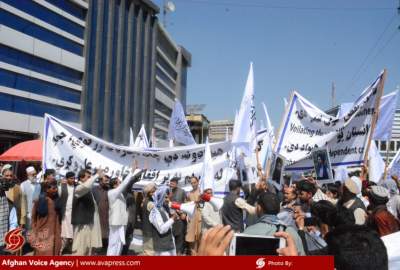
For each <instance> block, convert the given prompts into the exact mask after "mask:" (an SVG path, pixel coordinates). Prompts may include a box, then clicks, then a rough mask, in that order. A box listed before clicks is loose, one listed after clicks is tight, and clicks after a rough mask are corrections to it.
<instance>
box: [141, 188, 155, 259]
mask: <svg viewBox="0 0 400 270" xmlns="http://www.w3.org/2000/svg"><path fill="white" fill-rule="evenodd" d="M156 189H157V188H156V185H155V184H154V183H153V182H150V183H149V184H147V185H146V186H144V188H143V197H144V199H143V206H142V222H143V229H142V230H143V255H148V256H151V255H154V246H153V226H152V225H151V223H150V218H149V216H150V212H151V210H152V209H153V207H154V202H153V194H154V193H155V192H156Z"/></svg>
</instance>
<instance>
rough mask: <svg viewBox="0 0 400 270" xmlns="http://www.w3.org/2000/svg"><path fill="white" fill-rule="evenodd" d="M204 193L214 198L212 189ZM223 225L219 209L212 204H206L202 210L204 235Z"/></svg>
mask: <svg viewBox="0 0 400 270" xmlns="http://www.w3.org/2000/svg"><path fill="white" fill-rule="evenodd" d="M204 193H205V194H207V195H209V196H211V197H212V196H213V192H212V189H211V188H209V189H206V190H204ZM218 224H222V220H221V216H220V214H219V209H216V208H215V207H214V206H213V205H212V204H211V203H210V202H204V206H203V208H202V209H201V228H202V233H204V232H206V231H207V230H208V229H210V228H213V227H215V226H217V225H218Z"/></svg>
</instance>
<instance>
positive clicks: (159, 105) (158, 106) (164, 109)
mask: <svg viewBox="0 0 400 270" xmlns="http://www.w3.org/2000/svg"><path fill="white" fill-rule="evenodd" d="M155 105H156V106H155V108H156V110H159V111H160V112H162V113H163V114H165V115H166V116H170V115H171V114H172V110H171V109H170V108H168V107H167V106H165V105H164V104H162V103H161V102H160V101H158V100H156V103H155Z"/></svg>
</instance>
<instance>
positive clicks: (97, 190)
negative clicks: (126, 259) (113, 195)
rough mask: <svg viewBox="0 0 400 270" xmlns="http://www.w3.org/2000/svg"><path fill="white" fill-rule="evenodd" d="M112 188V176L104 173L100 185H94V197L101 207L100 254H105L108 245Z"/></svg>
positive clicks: (98, 251) (97, 251)
mask: <svg viewBox="0 0 400 270" xmlns="http://www.w3.org/2000/svg"><path fill="white" fill-rule="evenodd" d="M109 189H110V176H109V175H107V174H104V175H103V177H101V178H99V185H98V186H95V187H93V190H92V192H93V197H94V199H95V201H96V204H97V207H98V208H99V218H100V226H101V240H102V244H103V247H102V248H100V249H98V250H96V253H98V254H99V255H105V254H106V252H107V246H108V232H109V223H108V222H109V218H108V211H109V203H108V196H107V192H108V190H109Z"/></svg>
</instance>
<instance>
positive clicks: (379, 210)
mask: <svg viewBox="0 0 400 270" xmlns="http://www.w3.org/2000/svg"><path fill="white" fill-rule="evenodd" d="M368 199H369V201H370V205H369V207H368V208H369V210H371V214H370V215H369V217H368V221H367V224H368V226H369V227H371V228H372V229H374V230H376V231H377V232H378V233H379V235H380V236H381V237H382V236H385V235H388V234H392V233H395V232H398V231H399V230H400V223H399V221H398V220H397V219H396V218H395V217H394V216H393V215H392V214H391V213H390V212H389V211H388V210H387V208H386V204H387V202H388V201H389V191H388V190H387V189H386V188H384V187H382V186H372V187H371V190H370V191H369V193H368Z"/></svg>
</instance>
